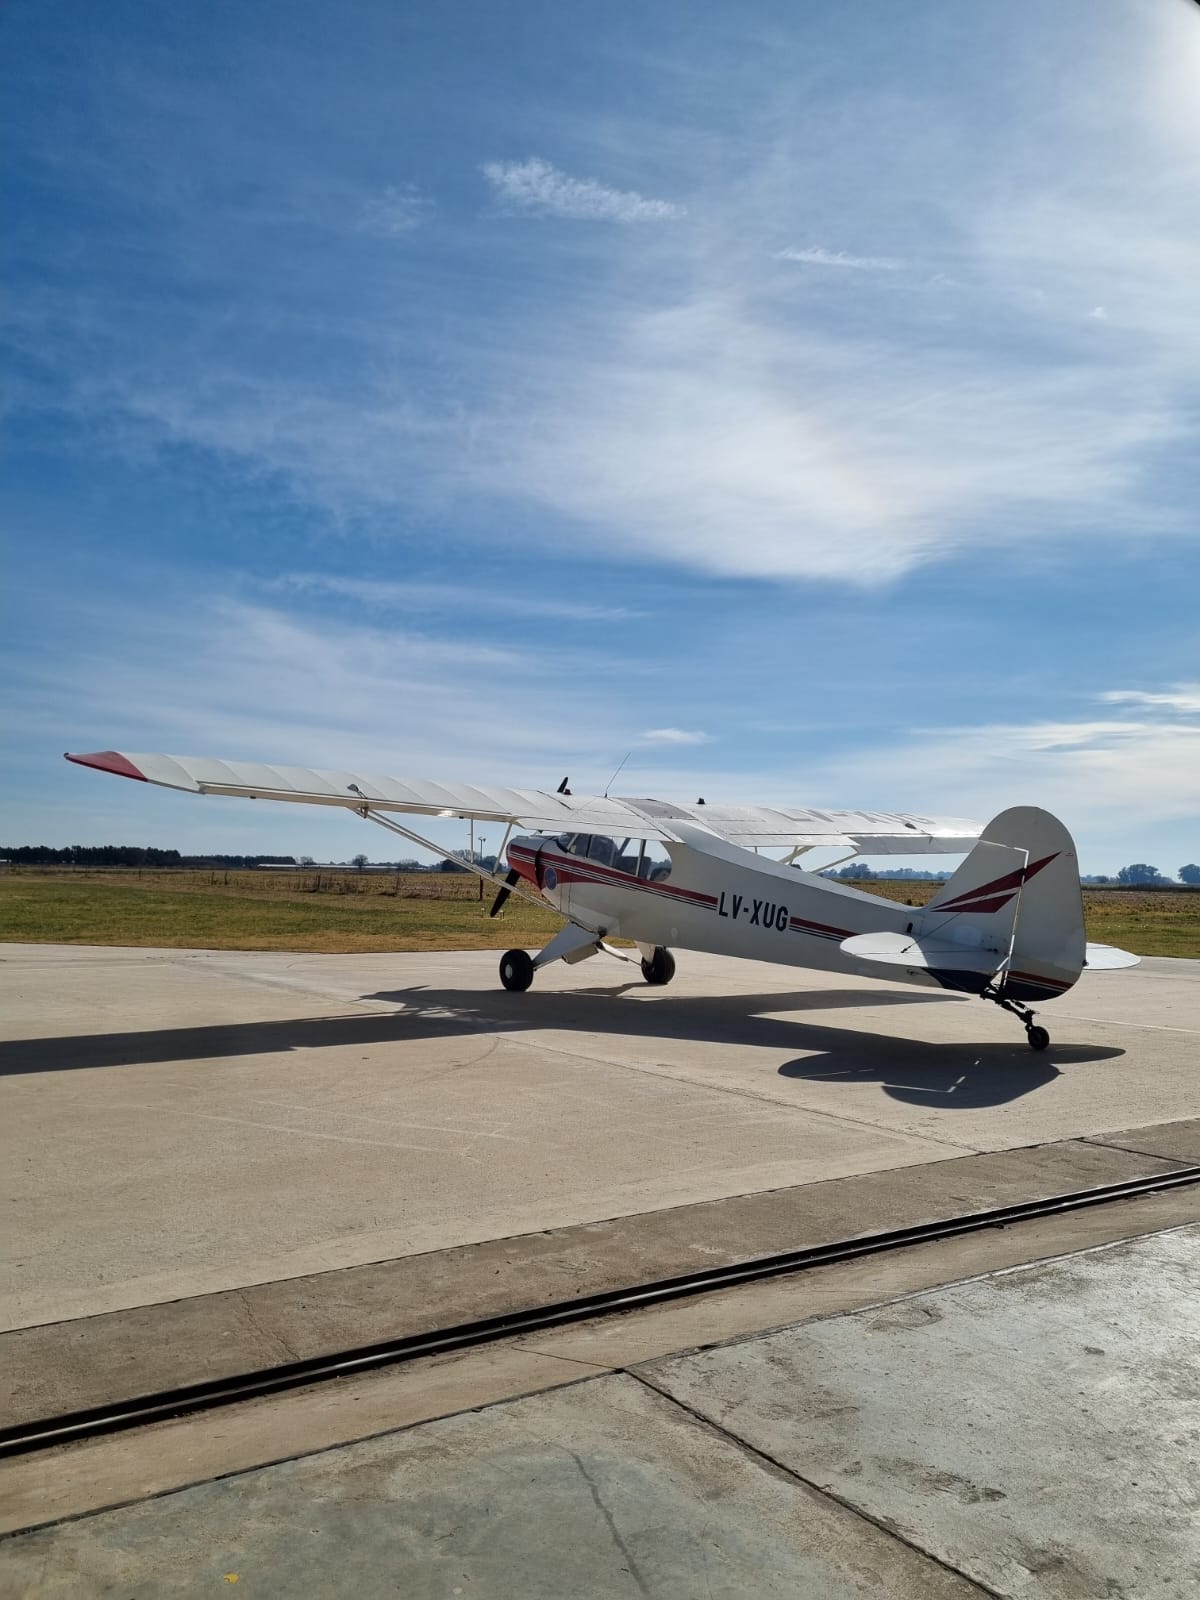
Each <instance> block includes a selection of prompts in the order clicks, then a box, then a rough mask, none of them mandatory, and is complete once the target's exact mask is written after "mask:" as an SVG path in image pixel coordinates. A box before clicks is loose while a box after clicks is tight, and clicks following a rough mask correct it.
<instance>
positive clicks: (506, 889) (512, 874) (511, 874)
mask: <svg viewBox="0 0 1200 1600" xmlns="http://www.w3.org/2000/svg"><path fill="white" fill-rule="evenodd" d="M569 783H570V779H569V778H564V779H563V781H562V782H561V783H560V784H559V786H558V788H557V789H556V790H555V791H554V792H555V794H570V792H571V790H570V788H569V787H568V785H569ZM520 881H521V874H520V873H519V872H518V871H517V869H516V867H510V868H509V869H508V877H507V878H505V880H504V886H503V888H501V889H500V890H499V892H498V893H497V895H496V898H495V899H494V900H493V901H492V909H491V910H490V911H489V912H488V916H489V917H494V916H495V915H496V913H497V912H498V911H502V910H503V909H504V904H505V901H506V900H507V899H508V897H509V895H510V894H511V893H512V892H513V889H514V888H515V886H516V885H517V884H518V883H520Z"/></svg>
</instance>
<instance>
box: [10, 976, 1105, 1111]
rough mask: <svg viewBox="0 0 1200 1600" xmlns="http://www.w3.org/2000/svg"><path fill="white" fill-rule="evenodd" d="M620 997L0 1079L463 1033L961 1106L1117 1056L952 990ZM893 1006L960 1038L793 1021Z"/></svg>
mask: <svg viewBox="0 0 1200 1600" xmlns="http://www.w3.org/2000/svg"><path fill="white" fill-rule="evenodd" d="M630 990H634V991H637V992H639V993H641V994H643V995H644V994H645V992H646V990H645V985H644V984H642V983H640V982H636V983H629V984H618V985H614V986H609V987H596V986H593V987H589V988H586V989H576V990H570V991H564V990H554V991H543V992H541V993H539V992H538V991H537V990H536V989H535V990H534V991H532V992H531V993H529V994H509V993H506V992H505V991H504V990H500V989H497V990H486V991H481V990H473V989H445V990H440V989H430V988H426V987H423V986H420V985H417V986H414V987H412V988H407V989H400V990H394V991H385V992H381V993H376V994H370V995H363V996H362V999H363V1000H365V1001H376V1002H387V1003H390V1004H393V1005H397V1006H400V1007H403V1009H401V1010H397V1011H389V1012H370V1013H365V1014H359V1015H357V1016H332V1017H320V1016H318V1017H300V1018H293V1019H287V1020H282V1021H264V1022H248V1023H218V1024H214V1025H213V1026H211V1027H198V1028H161V1029H147V1030H138V1031H130V1032H125V1033H98V1034H83V1035H76V1036H73V1037H69V1038H57V1039H55V1038H50V1039H45V1038H43V1039H26V1040H14V1041H7V1042H4V1043H0V1076H8V1075H12V1076H16V1075H20V1074H25V1073H36V1072H64V1071H79V1070H85V1069H89V1068H94V1067H119V1066H135V1065H152V1064H157V1063H162V1064H168V1065H169V1064H171V1063H175V1062H181V1061H207V1060H220V1059H228V1058H232V1057H238V1056H252V1055H269V1054H276V1053H281V1052H287V1051H289V1050H313V1049H324V1048H336V1047H347V1048H348V1047H355V1046H361V1047H367V1046H372V1045H380V1044H388V1043H396V1044H402V1043H411V1042H413V1041H415V1040H420V1039H446V1038H454V1037H468V1036H471V1035H487V1034H499V1035H502V1036H504V1035H507V1036H512V1037H517V1036H520V1035H521V1034H525V1033H534V1032H542V1031H547V1030H549V1031H561V1032H567V1033H570V1032H578V1033H592V1034H610V1035H614V1036H621V1035H623V1036H625V1037H627V1038H640V1039H664V1040H667V1039H669V1040H672V1041H679V1040H694V1041H695V1042H696V1043H698V1044H704V1045H708V1046H718V1047H719V1046H720V1045H721V1044H728V1045H731V1046H733V1045H736V1046H738V1047H740V1048H745V1047H747V1046H749V1047H751V1048H760V1049H769V1050H787V1051H792V1050H803V1051H805V1052H806V1054H805V1055H804V1056H803V1057H801V1058H799V1059H797V1060H792V1061H787V1062H785V1063H784V1065H783V1066H781V1067H780V1068H779V1069H778V1071H779V1073H780V1075H781V1076H783V1077H786V1078H795V1079H808V1080H809V1081H812V1082H828V1083H837V1082H845V1083H863V1082H868V1083H869V1082H875V1083H878V1084H879V1085H880V1086H881V1088H882V1089H883V1091H884V1093H885V1094H888V1095H889V1096H891V1097H892V1098H893V1099H897V1100H904V1101H908V1102H909V1103H911V1104H919V1105H930V1106H940V1107H942V1108H944V1109H946V1110H967V1109H975V1108H978V1107H982V1106H989V1105H1000V1104H1003V1103H1005V1102H1007V1101H1010V1100H1016V1099H1019V1098H1020V1097H1021V1096H1022V1095H1026V1094H1030V1093H1032V1092H1033V1091H1034V1090H1035V1089H1038V1088H1040V1087H1041V1086H1042V1085H1043V1084H1046V1083H1049V1082H1051V1081H1052V1080H1053V1079H1054V1078H1056V1077H1057V1076H1058V1069H1057V1066H1056V1065H1055V1063H1060V1064H1063V1065H1065V1064H1068V1063H1081V1062H1089V1061H1104V1060H1109V1059H1111V1058H1112V1057H1114V1056H1120V1055H1123V1054H1124V1051H1122V1050H1120V1049H1118V1048H1114V1047H1112V1046H1105V1045H1073V1044H1061V1045H1059V1044H1051V1046H1050V1049H1049V1050H1048V1051H1046V1052H1045V1053H1044V1054H1041V1055H1035V1054H1034V1053H1033V1052H1032V1051H1031V1050H1030V1049H1029V1048H1028V1046H1027V1045H1026V1044H1025V1041H1024V1038H1023V1037H1022V1036H1021V1034H1020V1030H1019V1028H1018V1027H1017V1025H1016V1024H1015V1022H1014V1028H1013V1032H1014V1037H1013V1039H1012V1041H1011V1042H1005V1043H1002V1044H979V1043H978V1042H977V1041H974V1040H972V1038H971V1034H972V1025H971V1024H972V1016H971V1012H970V1010H969V1007H970V1005H971V1002H970V1001H968V1000H966V999H964V997H962V996H958V995H942V994H937V993H932V994H931V993H929V992H927V991H917V992H914V993H911V994H906V993H903V992H896V991H894V990H881V991H880V992H878V993H876V994H865V993H864V992H863V990H861V989H846V990H837V989H833V990H826V991H824V992H821V991H814V990H801V991H796V992H787V991H773V992H770V993H767V994H731V995H701V996H695V995H680V996H679V997H678V998H672V997H671V996H670V995H668V994H663V993H661V992H660V993H656V994H654V996H653V998H650V997H647V998H645V999H638V1000H634V1001H631V1002H627V1003H624V1004H622V1003H621V1000H622V997H623V996H624V995H625V994H626V993H627V992H628V991H630ZM903 1005H938V1006H945V1005H949V1006H955V1007H957V1008H960V1010H961V1016H962V1032H963V1036H964V1037H963V1039H962V1042H961V1043H958V1042H954V1043H950V1044H947V1043H939V1044H927V1043H924V1042H923V1041H915V1040H912V1039H900V1038H896V1037H894V1036H892V1035H890V1034H887V1033H869V1032H864V1031H863V1030H862V1029H859V1028H836V1027H830V1026H829V1025H828V1024H827V1023H824V1022H816V1021H813V1022H808V1021H805V1020H804V1017H803V1013H805V1012H816V1013H823V1012H827V1011H831V1010H836V1009H841V1008H851V1007H854V1008H859V1009H864V1010H869V1009H874V1008H876V1007H891V1006H903ZM777 1013H786V1015H778V1014H777Z"/></svg>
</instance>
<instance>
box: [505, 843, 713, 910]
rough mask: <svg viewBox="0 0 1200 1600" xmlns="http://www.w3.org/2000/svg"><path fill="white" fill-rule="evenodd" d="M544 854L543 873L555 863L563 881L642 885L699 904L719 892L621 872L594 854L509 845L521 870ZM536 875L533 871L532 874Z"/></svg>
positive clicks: (624, 886) (709, 902) (628, 886)
mask: <svg viewBox="0 0 1200 1600" xmlns="http://www.w3.org/2000/svg"><path fill="white" fill-rule="evenodd" d="M538 854H540V856H541V861H542V874H543V877H544V876H545V872H546V869H547V868H548V867H553V868H554V870H555V872H556V873H557V874H558V881H559V883H595V884H598V885H600V886H602V887H606V888H615V889H640V890H643V891H647V892H649V893H651V894H665V895H670V896H673V897H674V898H675V899H677V900H689V901H691V902H692V903H693V904H695V905H702V906H710V907H711V906H715V905H716V903H717V897H716V895H715V894H704V893H703V892H702V891H701V890H699V889H684V888H682V887H681V886H680V885H679V884H675V883H668V882H664V881H663V880H661V879H658V878H636V877H634V876H633V874H632V873H629V872H621V871H620V870H619V869H618V868H617V867H609V866H605V865H604V863H603V862H601V861H593V860H592V859H591V857H590V856H571V855H563V854H559V853H558V852H557V851H555V852H553V853H552V852H550V851H549V850H547V849H545V848H544V847H543V848H542V849H541V850H540V851H537V852H535V851H532V850H530V849H529V848H528V846H525V845H513V846H511V847H510V848H509V852H508V859H509V860H510V861H511V862H512V864H513V866H514V867H516V868H517V870H518V871H520V870H521V868H522V867H523V866H526V865H528V866H529V867H530V868H532V867H533V862H534V857H535V855H538ZM530 875H532V874H530Z"/></svg>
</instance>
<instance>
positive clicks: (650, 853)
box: [638, 839, 671, 883]
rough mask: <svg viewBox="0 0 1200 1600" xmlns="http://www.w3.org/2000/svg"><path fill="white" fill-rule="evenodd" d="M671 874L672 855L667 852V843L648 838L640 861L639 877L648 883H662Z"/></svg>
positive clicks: (643, 846)
mask: <svg viewBox="0 0 1200 1600" xmlns="http://www.w3.org/2000/svg"><path fill="white" fill-rule="evenodd" d="M670 875H671V857H670V856H669V855H668V854H667V847H666V845H664V844H660V843H659V841H658V840H657V839H646V840H645V841H644V842H643V844H642V855H641V860H640V861H639V862H638V877H639V878H643V879H644V880H645V881H646V882H647V883H662V882H663V881H664V879H666V878H669V877H670Z"/></svg>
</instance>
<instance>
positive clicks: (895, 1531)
mask: <svg viewBox="0 0 1200 1600" xmlns="http://www.w3.org/2000/svg"><path fill="white" fill-rule="evenodd" d="M613 1370H614V1371H616V1372H620V1373H622V1374H623V1375H624V1376H625V1377H629V1378H633V1379H635V1380H636V1381H637V1382H638V1383H640V1384H641V1385H642V1386H643V1387H644V1388H646V1389H649V1390H650V1391H651V1392H652V1393H653V1394H656V1395H657V1396H658V1397H659V1399H661V1400H666V1401H668V1402H669V1404H671V1405H672V1406H674V1407H676V1408H677V1409H678V1410H680V1411H682V1412H683V1413H684V1414H685V1415H686V1416H688V1417H690V1418H691V1420H692V1421H693V1422H694V1423H696V1424H698V1425H699V1426H700V1427H702V1428H705V1429H707V1430H708V1431H709V1432H711V1433H715V1434H716V1435H717V1436H718V1437H719V1438H721V1439H724V1440H725V1442H726V1443H727V1444H729V1445H731V1446H732V1447H733V1448H734V1449H735V1450H739V1451H740V1452H741V1453H742V1454H743V1455H746V1456H749V1457H750V1458H751V1460H753V1461H756V1462H758V1464H759V1465H760V1466H761V1467H763V1468H764V1469H766V1470H767V1471H769V1472H771V1473H772V1474H773V1475H775V1476H776V1477H780V1478H784V1479H786V1480H787V1481H788V1482H789V1483H797V1484H800V1485H802V1487H803V1488H804V1489H806V1490H807V1491H808V1493H809V1494H812V1495H816V1496H817V1497H818V1498H819V1499H821V1500H826V1501H828V1502H830V1504H832V1505H836V1506H838V1507H840V1508H841V1510H843V1511H846V1512H849V1513H850V1515H851V1516H853V1517H856V1518H858V1519H859V1520H860V1521H862V1522H866V1523H868V1524H869V1525H870V1526H871V1527H872V1528H875V1529H877V1530H878V1531H879V1532H880V1533H882V1534H885V1535H886V1536H887V1537H888V1538H889V1539H894V1540H895V1541H896V1543H897V1544H902V1545H903V1546H904V1547H905V1549H907V1550H911V1551H912V1553H913V1554H914V1555H915V1556H918V1557H920V1559H921V1560H923V1561H928V1562H930V1563H931V1564H932V1565H933V1566H935V1567H940V1568H941V1569H942V1571H943V1572H946V1573H949V1574H950V1576H951V1577H953V1578H955V1579H956V1580H957V1581H958V1582H959V1583H965V1584H968V1585H969V1586H970V1587H971V1588H972V1589H973V1590H974V1591H975V1593H976V1594H980V1595H987V1596H988V1597H989V1600H1008V1597H1007V1596H1005V1595H1004V1594H1003V1593H1002V1592H1001V1591H1000V1590H999V1589H993V1588H991V1587H989V1585H987V1584H986V1583H980V1581H979V1579H978V1578H972V1577H969V1576H968V1575H967V1574H966V1573H965V1572H963V1570H962V1569H961V1568H960V1567H956V1566H955V1565H954V1564H953V1563H952V1562H950V1561H943V1560H942V1559H941V1558H940V1557H939V1556H936V1555H934V1554H933V1552H932V1551H930V1550H927V1549H926V1548H925V1547H924V1546H923V1545H920V1544H918V1543H917V1542H916V1540H914V1539H910V1538H908V1537H907V1535H905V1534H904V1533H902V1532H901V1531H900V1529H899V1528H897V1527H895V1526H894V1525H893V1524H892V1523H890V1522H887V1521H885V1520H884V1519H883V1518H881V1517H873V1516H872V1515H871V1513H870V1512H869V1511H864V1510H863V1508H862V1506H859V1505H855V1504H854V1502H853V1501H852V1500H846V1499H844V1498H843V1497H842V1496H841V1495H840V1494H835V1493H834V1491H833V1490H832V1489H829V1488H827V1487H825V1486H824V1485H823V1484H818V1483H814V1482H813V1481H812V1479H811V1478H806V1477H805V1476H804V1475H803V1473H800V1472H797V1471H796V1469H795V1468H794V1467H789V1466H787V1465H785V1463H784V1462H782V1461H780V1460H779V1459H778V1458H777V1457H775V1456H773V1455H771V1454H770V1453H769V1452H768V1451H766V1450H762V1449H760V1448H759V1447H758V1446H757V1445H753V1444H751V1443H750V1442H749V1441H748V1440H746V1439H743V1438H742V1436H741V1434H738V1433H734V1432H733V1431H732V1430H731V1429H729V1428H727V1427H725V1426H724V1425H723V1424H722V1423H720V1422H716V1421H714V1419H713V1418H712V1417H709V1416H705V1414H704V1412H703V1411H697V1410H696V1408H695V1407H694V1406H690V1405H688V1403H687V1401H686V1400H681V1399H680V1398H679V1397H678V1395H674V1394H672V1393H671V1391H670V1390H669V1389H663V1388H660V1387H659V1385H658V1384H657V1383H655V1382H653V1380H652V1379H650V1378H648V1377H647V1376H646V1374H645V1373H644V1372H642V1371H640V1370H638V1369H637V1368H635V1367H617V1368H614V1369H613Z"/></svg>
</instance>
